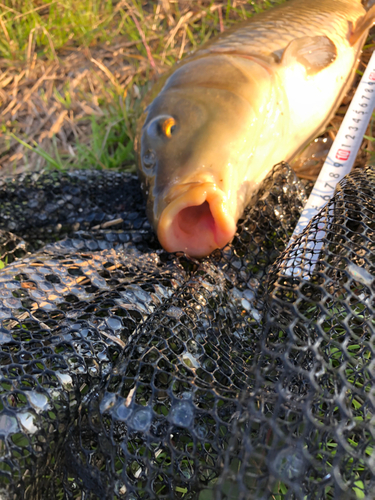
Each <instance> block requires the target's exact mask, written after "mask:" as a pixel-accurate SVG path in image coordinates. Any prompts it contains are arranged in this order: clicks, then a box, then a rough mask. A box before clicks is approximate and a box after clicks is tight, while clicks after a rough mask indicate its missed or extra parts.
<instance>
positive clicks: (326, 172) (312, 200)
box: [282, 52, 375, 277]
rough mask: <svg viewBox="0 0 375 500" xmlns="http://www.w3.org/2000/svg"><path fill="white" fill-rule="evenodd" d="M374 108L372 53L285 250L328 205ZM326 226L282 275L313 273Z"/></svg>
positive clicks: (374, 55) (312, 235)
mask: <svg viewBox="0 0 375 500" xmlns="http://www.w3.org/2000/svg"><path fill="white" fill-rule="evenodd" d="M374 107H375V52H373V53H372V56H371V59H370V61H369V63H368V65H367V68H366V71H365V72H364V75H363V77H362V79H361V81H360V82H359V85H358V88H357V90H356V92H355V94H354V97H353V99H352V102H351V103H350V106H349V109H348V111H347V112H346V115H345V117H344V120H343V122H342V124H341V127H340V129H339V131H338V133H337V136H336V139H335V140H334V142H333V144H332V147H331V149H330V151H329V153H328V156H327V159H326V161H325V163H324V165H323V167H322V169H321V171H320V174H319V177H318V179H317V181H316V183H315V186H314V188H313V190H312V192H311V194H310V197H309V199H308V200H307V203H306V205H305V208H304V209H303V212H302V214H301V217H300V219H299V221H298V223H297V226H296V228H295V230H294V233H293V235H292V237H291V239H290V241H289V243H288V246H289V245H291V243H293V242H294V241H295V240H296V238H297V236H298V235H299V234H301V233H302V231H303V230H304V229H305V227H306V226H307V224H308V223H309V222H310V220H311V219H312V218H313V217H314V215H316V214H317V213H318V212H319V210H320V209H321V208H323V207H324V206H325V205H326V204H327V203H328V202H329V201H330V199H331V198H332V197H333V195H334V192H335V189H336V185H337V183H338V182H340V181H341V180H342V179H343V177H344V176H345V175H347V174H348V173H349V172H350V171H351V169H352V167H353V164H354V161H355V159H356V156H357V154H358V150H359V148H360V146H361V143H362V139H363V136H364V135H365V133H366V129H367V126H368V124H369V122H370V118H371V115H372V112H373V110H374ZM327 223H328V221H325V220H322V221H321V222H320V223H319V225H318V228H314V229H312V231H311V233H310V234H307V235H305V238H304V239H303V240H301V245H300V246H299V247H296V248H295V249H294V254H295V255H294V256H293V258H292V259H290V260H289V261H288V262H287V263H286V266H285V264H284V265H283V266H282V267H283V268H284V269H283V272H284V274H287V275H289V276H301V277H307V276H308V275H309V274H310V273H311V272H312V271H313V269H314V267H315V265H316V263H317V261H318V260H319V254H320V250H321V248H322V246H323V238H324V237H325V234H326V233H325V231H324V228H326V227H327Z"/></svg>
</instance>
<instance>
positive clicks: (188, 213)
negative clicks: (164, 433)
mask: <svg viewBox="0 0 375 500" xmlns="http://www.w3.org/2000/svg"><path fill="white" fill-rule="evenodd" d="M250 101H251V100H249V99H245V98H244V96H243V95H241V94H238V93H236V92H233V91H232V90H231V89H230V88H229V89H228V88H207V87H205V86H204V85H200V86H189V87H182V88H181V87H177V88H176V87H173V86H172V87H169V88H168V87H167V88H164V89H163V91H162V92H161V93H160V94H159V95H158V96H157V97H156V99H154V101H153V102H152V103H151V104H150V105H149V106H148V108H147V109H146V113H147V117H146V119H145V121H144V124H143V127H142V130H141V136H140V141H139V142H140V147H139V146H138V151H139V159H138V167H139V176H140V179H141V184H142V187H143V190H144V192H145V194H146V198H147V213H148V217H149V220H150V221H151V223H152V225H153V227H154V229H155V231H156V233H157V236H158V239H159V241H160V243H161V245H162V246H163V247H164V248H165V249H166V250H167V251H170V252H174V251H183V252H185V253H187V254H188V255H190V256H192V257H203V256H206V255H209V254H210V253H211V252H212V251H213V250H215V249H216V248H222V247H223V246H225V245H226V244H227V243H228V242H230V241H231V240H232V238H233V236H234V235H235V232H236V225H237V220H238V218H239V217H240V216H241V214H242V212H243V210H244V208H245V206H246V203H247V201H248V193H249V190H251V188H252V187H253V182H252V180H251V179H250V178H249V179H248V178H247V176H248V174H247V172H248V164H249V161H250V160H251V157H252V155H253V150H254V148H255V147H256V144H257V142H258V139H259V127H258V122H259V116H261V115H262V112H261V111H262V110H259V109H254V106H253V103H252V104H250ZM257 107H258V108H259V106H257Z"/></svg>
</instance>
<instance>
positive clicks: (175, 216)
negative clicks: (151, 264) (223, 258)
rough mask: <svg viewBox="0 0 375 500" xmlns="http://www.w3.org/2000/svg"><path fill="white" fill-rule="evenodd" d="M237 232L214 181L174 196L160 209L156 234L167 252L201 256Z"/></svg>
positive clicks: (222, 243) (228, 239) (220, 246)
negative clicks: (174, 197) (161, 210)
mask: <svg viewBox="0 0 375 500" xmlns="http://www.w3.org/2000/svg"><path fill="white" fill-rule="evenodd" d="M235 232H236V223H235V221H234V218H233V217H232V216H231V215H230V214H229V213H228V209H227V204H226V197H225V195H224V193H223V191H221V190H220V189H218V188H217V187H216V186H215V184H212V183H202V184H200V185H198V186H196V187H193V188H191V189H189V190H188V191H186V192H185V193H183V194H182V195H181V196H179V197H178V198H176V199H174V200H173V201H172V202H171V203H170V204H169V205H167V207H166V208H165V209H164V210H163V212H162V214H161V217H160V220H159V224H158V229H157V233H158V238H159V241H160V243H161V245H162V246H163V247H164V248H165V249H166V250H167V251H168V252H177V251H182V252H185V253H187V254H188V255H190V256H191V257H204V256H206V255H209V254H210V253H211V252H212V251H213V250H215V249H216V248H222V247H223V246H225V245H226V244H227V243H229V242H230V241H231V240H232V238H233V236H234V234H235Z"/></svg>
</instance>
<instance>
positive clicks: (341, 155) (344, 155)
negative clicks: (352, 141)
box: [334, 149, 350, 167]
mask: <svg viewBox="0 0 375 500" xmlns="http://www.w3.org/2000/svg"><path fill="white" fill-rule="evenodd" d="M349 156H350V151H347V150H346V149H338V150H337V153H336V158H337V159H338V160H343V161H346V160H347V159H348V158H349ZM334 166H335V167H338V166H340V167H342V165H336V164H334Z"/></svg>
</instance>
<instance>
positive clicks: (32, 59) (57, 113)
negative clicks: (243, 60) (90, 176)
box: [0, 0, 285, 172]
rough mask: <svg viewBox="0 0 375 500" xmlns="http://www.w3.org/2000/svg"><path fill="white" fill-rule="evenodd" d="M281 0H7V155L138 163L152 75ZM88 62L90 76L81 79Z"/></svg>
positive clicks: (54, 163)
mask: <svg viewBox="0 0 375 500" xmlns="http://www.w3.org/2000/svg"><path fill="white" fill-rule="evenodd" d="M284 1H285V0H273V1H270V0H255V1H251V2H250V1H248V0H237V1H234V0H231V1H229V0H224V1H221V2H220V1H214V0H179V1H177V0H175V1H174V0H163V1H162V0H160V1H159V2H157V1H140V0H68V1H66V2H60V1H49V0H26V1H25V0H3V1H2V2H1V1H0V34H1V35H2V36H1V37H0V69H2V70H3V75H1V73H0V117H1V118H3V119H4V123H3V125H2V128H1V130H0V164H1V165H2V167H3V169H5V170H6V171H8V172H9V171H12V169H13V170H15V171H17V170H20V169H21V170H25V169H27V170H34V169H39V168H41V167H43V166H48V167H51V168H72V167H74V168H112V169H117V170H134V168H135V164H134V154H133V140H134V133H135V124H136V121H137V118H138V116H139V113H140V109H141V105H140V102H141V97H142V96H143V95H144V93H145V92H146V91H147V90H148V88H149V87H150V84H151V83H152V81H154V80H155V79H156V78H157V76H158V75H159V74H161V73H162V72H164V71H165V70H166V69H168V68H169V67H171V66H172V65H173V64H174V63H175V62H176V61H177V60H179V59H181V58H182V57H183V56H184V55H185V54H186V52H188V51H191V50H192V49H195V48H197V47H198V46H200V45H201V44H202V43H204V42H205V41H207V40H208V39H209V38H210V37H211V36H213V35H214V34H216V33H218V32H219V31H221V30H223V29H226V28H227V27H228V26H230V25H231V24H233V23H235V22H238V21H241V20H244V19H246V18H247V17H249V16H251V15H252V14H254V13H256V12H260V11H262V10H264V9H267V8H270V7H272V6H273V5H275V4H279V3H283V2H284ZM116 47H119V49H118V50H116ZM72 55H73V56H74V57H75V59H76V61H74V57H73V56H72ZM108 58H112V61H111V62H108ZM72 61H73V62H72ZM113 61H115V64H114V65H113V64H112V66H111V63H112V62H113ZM74 63H76V64H74ZM88 63H89V66H90V67H89V68H88V74H87V78H89V79H90V80H91V81H89V85H87V81H86V79H85V80H84V81H82V82H80V83H79V84H78V85H75V83H74V82H75V79H77V78H80V71H81V68H82V67H83V66H85V67H86V68H87V65H88ZM116 64H117V65H116ZM124 67H125V68H127V73H126V74H125V73H124V71H123V68H124ZM46 68H47V69H48V68H49V69H50V70H51V71H50V73H49V74H48V75H47V77H45V80H43V78H44V77H43V75H44V71H43V70H45V69H46ZM51 68H52V69H51ZM22 69H23V70H24V75H22ZM20 71H21V75H22V77H21V78H20V79H19V80H17V81H16V79H17V78H18V77H17V75H19V74H20ZM4 75H5V76H4ZM7 79H10V81H9V82H7ZM51 82H52V88H51V85H50V84H51ZM61 82H62V83H61ZM34 87H35V88H34ZM15 100H17V104H12V103H13V101H15ZM31 102H32V104H30V103H31ZM12 106H13V107H12ZM8 108H10V109H8ZM54 108H56V109H54ZM82 108H83V110H84V112H83V113H82ZM51 109H54V112H53V113H52V115H51V117H50V118H49V117H48V114H49V113H50V112H51ZM31 118H33V120H34V123H33V124H32V126H30V124H29V125H27V121H28V120H31ZM44 121H45V123H43V122H44ZM51 123H52V127H51ZM30 130H37V131H38V132H37V133H34V134H30ZM30 135H32V137H31V138H30ZM22 141H23V142H22ZM25 143H26V144H27V145H28V146H29V147H28V146H27V145H26V144H25ZM36 143H37V145H36Z"/></svg>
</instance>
